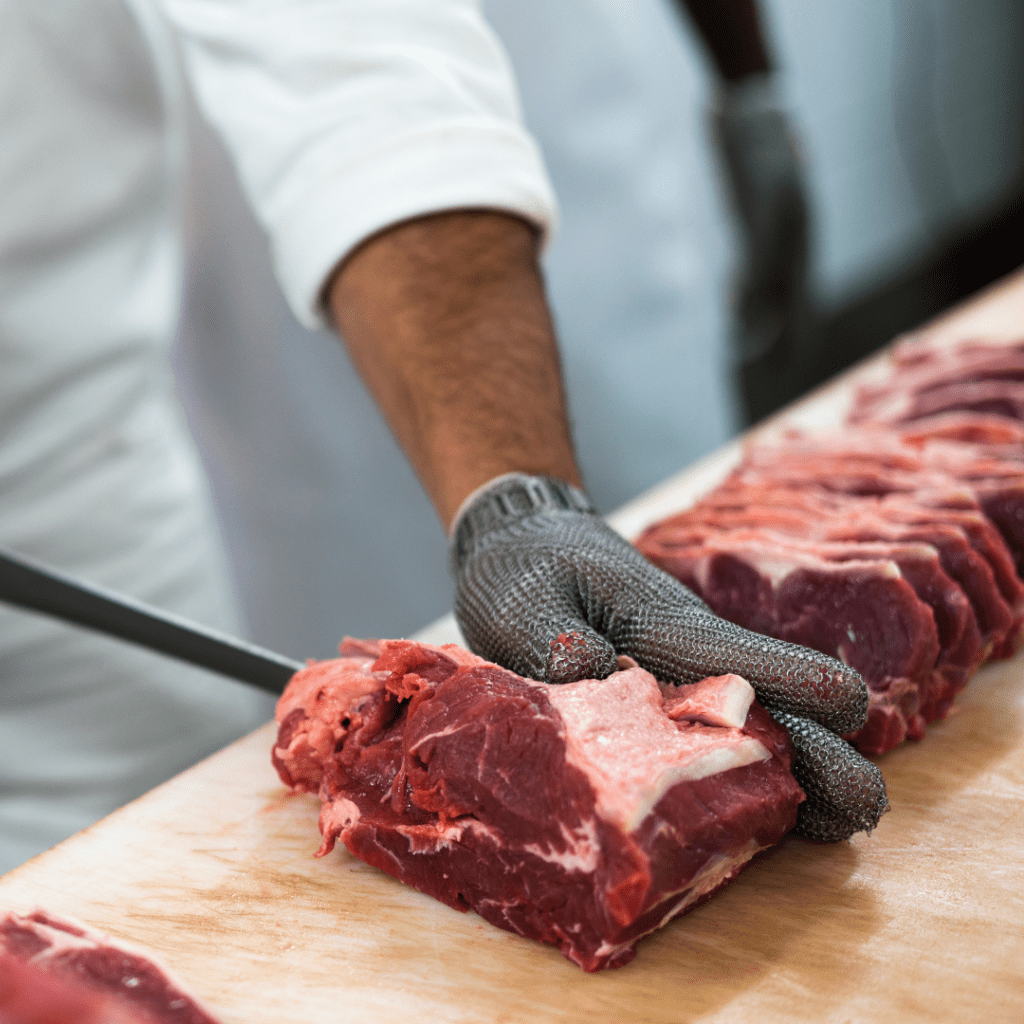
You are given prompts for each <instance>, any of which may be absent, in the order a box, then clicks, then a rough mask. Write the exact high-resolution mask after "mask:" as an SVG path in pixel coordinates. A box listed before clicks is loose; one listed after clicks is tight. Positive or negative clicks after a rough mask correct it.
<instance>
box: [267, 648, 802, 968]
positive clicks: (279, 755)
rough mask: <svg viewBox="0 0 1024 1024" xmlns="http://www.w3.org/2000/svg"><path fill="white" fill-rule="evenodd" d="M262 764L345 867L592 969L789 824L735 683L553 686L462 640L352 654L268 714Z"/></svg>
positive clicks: (766, 743) (784, 797) (781, 736)
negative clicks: (269, 746)
mask: <svg viewBox="0 0 1024 1024" xmlns="http://www.w3.org/2000/svg"><path fill="white" fill-rule="evenodd" d="M277 721H278V725H279V731H278V738H277V742H276V744H275V746H274V751H273V760H274V764H275V766H276V768H277V770H278V773H279V774H280V776H281V779H282V780H283V781H284V782H285V783H286V784H287V785H289V786H291V787H292V788H294V789H296V790H299V791H303V792H312V793H318V794H319V796H320V799H321V801H322V806H321V813H320V831H321V834H322V836H323V844H322V846H321V848H320V851H319V852H320V854H321V855H324V854H327V853H329V852H330V850H331V849H332V848H333V846H334V844H335V842H336V841H337V840H339V839H340V840H341V841H342V842H343V843H344V844H345V846H346V847H347V848H348V849H349V850H350V851H351V852H352V853H353V854H355V855H356V856H357V857H359V858H361V859H362V860H364V861H366V862H367V863H369V864H372V865H374V866H376V867H378V868H380V869H381V870H383V871H385V872H387V873H388V874H390V875H392V876H394V877H395V878H398V879H399V880H401V881H402V882H405V883H407V884H409V885H411V886H413V887H415V888H417V889H419V890H420V891H421V892H424V893H427V894H429V895H430V896H433V897H435V898H436V899H438V900H440V901H442V902H443V903H446V904H447V905H448V906H450V907H454V908H455V909H458V910H462V911H467V910H470V909H473V910H475V911H476V912H477V913H478V914H479V915H480V916H481V917H483V918H484V919H485V920H487V921H489V922H490V923H491V924H494V925H496V926H498V927H499V928H504V929H507V930H509V931H513V932H517V933H519V934H520V935H524V936H527V937H530V938H534V939H538V940H540V941H542V942H548V943H552V944H554V945H556V946H558V947H559V949H560V950H561V951H562V953H563V954H564V955H565V956H567V957H568V958H569V959H570V960H572V961H573V962H574V963H576V964H578V965H580V966H581V967H583V968H584V969H585V970H587V971H596V970H599V969H602V968H605V967H618V966H621V965H622V964H625V963H627V962H628V961H629V960H630V959H632V957H633V955H634V947H635V944H636V942H637V940H638V939H640V938H641V937H642V936H643V935H645V934H647V933H648V932H651V931H653V930H655V929H657V928H659V927H661V926H662V925H664V924H665V923H667V922H668V921H669V920H671V919H672V918H673V917H675V916H676V915H678V914H681V913H683V912H685V911H686V910H689V909H690V908H692V907H693V906H694V905H696V904H697V903H698V902H701V901H702V900H704V899H706V898H708V897H709V896H710V895H711V894H712V893H713V892H715V891H716V890H717V889H718V888H720V887H721V886H722V885H724V884H725V883H726V882H728V881H729V880H730V879H731V878H733V877H734V876H735V875H736V874H737V873H738V872H739V870H740V869H741V868H742V866H743V865H744V864H745V863H746V862H747V861H749V859H750V858H751V857H752V856H754V854H755V853H757V852H758V851H759V850H763V849H765V848H766V847H768V846H771V845H772V844H774V843H776V842H778V841H779V840H780V839H781V838H782V836H783V835H785V833H786V832H787V831H788V830H789V829H790V828H792V826H793V824H794V823H795V821H796V813H797V807H798V805H799V803H800V802H801V801H802V800H803V793H802V791H801V790H800V788H799V786H798V785H797V783H796V781H795V780H794V778H793V776H792V775H791V774H790V771H789V765H790V756H791V747H790V744H789V738H788V736H787V734H786V733H785V730H783V729H782V728H780V727H779V726H778V725H777V724H776V723H775V722H773V721H772V719H771V718H770V717H769V716H768V714H767V713H766V712H765V711H764V710H763V709H762V708H761V707H760V706H759V705H758V704H757V703H756V702H755V701H754V699H753V690H752V689H751V687H750V686H749V684H748V683H747V682H746V681H745V680H743V679H741V678H739V677H738V676H722V677H717V678H713V679H706V680H704V681H703V682H700V683H697V684H694V685H691V686H682V687H674V686H665V687H662V686H659V684H658V683H657V681H656V680H655V679H654V677H653V676H651V675H650V674H649V673H647V672H645V671H644V670H642V669H640V668H638V667H636V666H635V665H632V664H629V663H627V660H626V659H623V664H622V667H621V668H620V670H619V671H617V672H615V673H614V674H612V675H611V676H609V677H608V678H607V679H603V680H584V681H581V682H576V683H570V684H567V685H564V686H551V685H549V684H547V683H542V682H536V681H534V680H530V679H524V678H522V677H520V676H517V675H515V674H513V673H512V672H509V671H507V670H505V669H503V668H500V667H499V666H497V665H494V664H490V663H488V662H485V661H483V660H482V659H480V658H478V657H476V656H474V655H472V654H470V653H469V652H467V651H464V650H462V649H461V648H458V647H456V646H454V645H445V646H443V647H432V646H429V645H426V644H419V643H414V642H411V641H397V640H396V641H388V640H385V641H381V642H380V643H379V645H378V644H376V643H374V642H366V641H361V642H346V644H344V645H343V646H342V657H341V658H339V659H336V660H333V661H326V662H319V663H315V662H314V663H311V664H310V666H309V667H308V668H306V669H305V670H304V671H302V672H299V673H298V674H297V675H296V676H295V677H294V678H293V679H292V681H291V682H290V683H289V685H288V688H287V689H286V691H285V693H284V694H283V696H282V697H281V700H280V702H279V704H278V709H277Z"/></svg>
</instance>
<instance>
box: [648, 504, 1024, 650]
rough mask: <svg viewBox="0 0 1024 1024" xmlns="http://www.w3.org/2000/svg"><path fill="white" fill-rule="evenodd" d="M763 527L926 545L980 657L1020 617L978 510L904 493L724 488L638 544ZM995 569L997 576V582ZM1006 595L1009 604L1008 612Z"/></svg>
mask: <svg viewBox="0 0 1024 1024" xmlns="http://www.w3.org/2000/svg"><path fill="white" fill-rule="evenodd" d="M694 525H711V526H715V527H717V528H720V529H723V530H726V529H728V530H732V529H748V528H764V529H770V530H774V531H776V532H779V533H785V534H790V535H792V536H797V537H806V538H809V539H813V540H815V541H839V540H856V541H892V542H896V543H908V542H909V543H923V544H929V545H931V546H932V547H934V548H935V549H936V551H938V553H939V558H940V560H941V564H942V569H943V571H944V572H945V573H946V574H947V575H948V576H949V577H950V578H951V579H952V580H953V581H954V582H955V583H956V584H957V585H958V586H959V587H960V588H961V589H962V590H963V592H964V594H965V595H966V596H967V598H968V600H969V602H970V605H971V608H972V610H973V612H974V616H975V618H976V619H977V623H978V628H979V631H980V640H981V651H980V658H981V660H984V658H986V657H988V656H989V655H991V654H992V652H993V651H994V650H997V649H1001V647H1002V645H1003V644H1004V642H1005V641H1006V639H1007V637H1008V636H1010V635H1011V632H1012V631H1013V630H1014V627H1015V624H1017V623H1019V621H1020V619H1021V617H1022V616H1024V587H1022V586H1021V583H1020V581H1019V580H1018V579H1017V577H1016V576H1015V575H1014V571H1013V563H1012V561H1011V558H1010V554H1009V551H1008V549H1007V548H1006V545H1005V544H1004V543H1003V541H1002V538H1001V536H1000V535H999V534H998V532H997V531H996V530H995V528H994V527H993V526H992V524H991V523H990V522H989V521H988V520H987V519H986V518H985V517H984V516H983V515H982V514H981V513H980V512H962V511H960V510H949V509H942V508H938V509H935V508H929V507H927V506H924V505H920V504H918V503H916V502H915V501H914V500H913V499H912V498H908V497H907V496H904V495H896V496H893V497H892V499H891V500H890V499H889V498H886V499H882V500H881V501H879V500H877V499H873V498H860V497H854V496H846V495H833V494H830V493H829V492H825V491H821V490H815V489H811V488H781V487H775V488H773V487H770V486H768V487H764V486H762V487H743V486H739V485H733V486H731V487H729V486H723V487H721V488H719V489H717V490H716V491H713V492H712V493H711V494H709V495H708V496H707V497H705V498H704V499H703V500H702V501H700V502H698V504H697V505H695V506H694V507H693V508H691V509H687V510H686V511H684V512H682V513H679V514H678V515H676V516H672V517H670V518H668V519H666V520H664V521H662V522H660V523H658V524H655V525H654V526H652V527H650V528H649V529H648V530H647V531H646V532H645V533H644V534H643V535H642V536H641V538H640V539H639V540H638V541H637V544H638V546H639V547H641V549H643V547H644V545H645V544H648V545H649V544H652V543H658V544H670V543H673V542H677V541H674V539H675V538H676V537H677V535H678V532H679V531H680V530H683V529H689V528H692V527H693V526H694ZM997 570H998V578H997ZM1000 584H1003V585H1004V586H1005V590H1006V592H1007V593H1009V595H1010V597H1011V598H1012V599H1013V600H1014V602H1015V606H1014V609H1013V610H1011V607H1010V605H1009V602H1008V600H1007V598H1006V596H1005V595H1004V589H1003V586H1000Z"/></svg>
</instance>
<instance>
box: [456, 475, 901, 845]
mask: <svg viewBox="0 0 1024 1024" xmlns="http://www.w3.org/2000/svg"><path fill="white" fill-rule="evenodd" d="M451 561H452V566H451V567H452V572H453V574H454V576H455V583H456V587H455V616H456V619H457V620H458V623H459V626H460V628H461V629H462V633H463V635H464V636H465V638H466V641H467V643H468V644H469V646H470V648H472V650H474V651H475V652H476V653H478V654H480V655H481V656H483V657H485V658H488V659H489V660H491V661H495V662H498V663H499V664H501V665H504V666H506V667H507V668H509V669H511V670H512V671H513V672H517V673H518V674H519V675H523V676H528V677H530V678H533V679H543V680H546V681H547V682H549V683H567V682H572V681H574V680H577V679H602V678H604V677H605V676H607V675H610V674H611V673H612V672H614V671H615V668H616V658H617V655H619V654H624V655H628V656H629V657H631V658H633V659H634V660H635V661H636V662H637V663H638V664H639V665H641V666H643V667H644V668H646V669H647V670H648V671H649V672H651V673H652V674H653V675H654V676H656V677H657V678H658V679H660V680H662V681H663V682H667V683H693V682H698V681H699V680H701V679H704V678H706V677H707V676H716V675H724V674H725V673H728V672H735V673H736V674H737V675H741V676H743V678H745V679H747V680H748V681H749V682H750V684H751V685H752V686H753V687H754V690H755V692H756V693H757V695H758V699H759V700H760V701H761V702H762V703H763V704H764V705H765V706H766V707H768V708H769V710H770V711H772V712H777V713H779V714H780V715H789V716H795V717H794V718H793V721H794V722H796V721H797V720H800V721H801V722H803V721H805V720H808V719H810V720H813V722H817V723H820V725H823V726H825V727H826V728H825V729H823V730H820V732H821V733H826V734H827V733H828V730H833V731H834V732H852V731H854V730H856V729H857V728H859V727H860V726H861V725H863V723H864V720H865V718H866V715H867V705H868V694H867V688H866V686H865V685H864V681H863V680H862V679H861V677H860V676H859V675H858V673H856V672H855V671H853V670H852V669H850V668H848V667H847V666H845V665H843V664H842V663H841V662H839V661H837V660H835V659H834V658H830V657H828V656H827V655H824V654H819V653H818V652H816V651H811V650H808V649H807V648H804V647H799V646H797V645H795V644H789V643H785V642H783V641H780V640H774V639H772V638H770V637H765V636H760V635H759V634H756V633H751V632H749V631H748V630H745V629H742V628H741V627H739V626H736V625H734V624H733V623H731V622H727V621H725V620H724V619H720V618H719V617H718V616H716V615H714V614H713V613H712V612H711V610H710V609H709V608H708V606H707V605H706V604H704V602H703V601H701V600H700V599H699V598H697V597H696V595H694V594H693V593H692V592H691V591H689V590H687V588H686V587H684V586H683V585H682V584H681V583H679V582H678V581H677V580H675V579H673V578H672V577H671V576H669V575H668V574H667V573H665V572H662V571H661V570H660V569H657V568H655V567H654V566H653V565H651V564H650V563H649V562H648V561H647V560H646V559H645V558H644V557H643V556H642V555H641V554H640V553H639V552H638V551H637V550H636V549H635V548H634V547H633V546H632V545H631V544H629V543H628V542H627V541H626V540H624V539H623V538H622V537H620V536H619V535H618V534H617V533H615V532H614V531H613V530H612V529H611V528H610V527H608V526H607V525H605V523H604V522H603V521H602V520H601V519H600V518H599V517H598V516H597V515H596V514H595V513H594V511H593V508H592V507H591V505H590V503H589V502H588V500H587V498H586V497H585V496H584V495H583V494H582V493H581V492H580V491H579V490H577V489H576V488H574V487H572V486H570V485H569V484H566V483H564V482H562V481H558V480H552V479H550V478H547V477H530V476H524V475H521V474H509V475H508V476H505V477H499V478H498V479H497V480H495V481H492V483H491V484H490V485H489V486H488V487H487V488H485V489H483V490H482V491H480V492H478V493H477V494H475V495H473V496H471V498H470V499H469V501H468V502H467V504H466V506H464V507H463V509H462V510H461V511H460V513H459V516H458V517H457V519H456V525H455V529H454V533H453V537H452V547H451ZM783 724H785V725H786V727H787V728H789V727H790V726H789V725H788V724H787V723H785V722H784V723H783ZM812 724H813V723H812V722H807V725H808V726H810V725H812ZM798 732H799V735H800V736H801V737H802V736H803V735H804V732H806V733H807V735H813V736H815V737H818V736H819V733H818V732H815V731H814V730H803V731H799V730H798ZM833 739H835V740H836V742H835V744H832V745H829V746H828V747H827V750H826V748H825V747H824V746H823V745H821V744H820V743H819V744H818V746H814V745H813V744H810V743H805V744H803V747H804V748H805V749H806V751H807V753H806V755H805V754H803V753H802V748H801V744H800V743H796V742H795V746H796V750H797V758H798V760H803V762H804V764H805V766H806V773H807V778H808V784H807V785H804V783H803V781H802V780H801V784H802V785H804V789H805V791H806V792H807V793H808V804H811V805H812V807H810V808H808V810H807V811H806V812H805V814H804V817H805V818H807V819H808V821H809V822H810V821H812V818H813V824H812V826H811V828H810V829H809V831H808V832H807V834H808V835H812V837H814V838H824V837H825V836H826V834H828V836H829V837H830V838H845V835H849V834H851V833H852V831H857V830H858V829H856V828H854V829H851V830H848V831H846V832H845V835H842V836H841V835H840V833H842V832H843V830H844V828H848V827H849V823H850V822H862V821H863V822H864V824H861V825H859V826H858V828H871V827H873V826H874V824H876V823H877V815H876V817H875V819H874V820H872V821H870V822H869V823H868V822H867V821H866V818H865V815H864V813H863V811H862V807H863V806H864V805H865V804H869V805H871V806H875V807H876V808H879V810H878V814H880V813H881V812H882V810H884V808H885V806H887V805H886V804H885V788H884V785H883V784H882V782H881V775H880V774H879V773H878V770H877V769H876V768H875V767H874V765H872V764H871V763H870V762H869V761H867V760H866V759H864V758H863V757H861V756H860V755H859V754H858V753H857V752H856V751H854V750H853V748H852V747H850V746H849V745H848V744H845V743H843V742H842V741H841V740H838V738H836V737H833ZM801 742H802V740H801ZM823 751H824V753H822V752H823ZM794 771H795V769H794ZM819 776H820V779H819ZM840 778H849V779H854V778H855V779H856V780H857V782H858V784H857V786H856V787H854V788H852V789H851V788H849V787H847V788H843V787H842V786H838V785H836V784H835V783H834V780H837V779H840ZM798 779H799V776H798ZM814 780H817V781H814ZM869 792H870V793H872V794H873V796H871V797H868V796H867V795H866V794H868V793H869ZM835 801H838V804H837V805H836V806H834V807H833V806H832V804H833V802H835ZM872 801H873V803H872ZM815 808H816V810H815ZM819 819H821V820H819ZM822 822H828V823H830V824H829V825H826V824H823V823H822ZM830 830H831V831H830Z"/></svg>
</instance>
